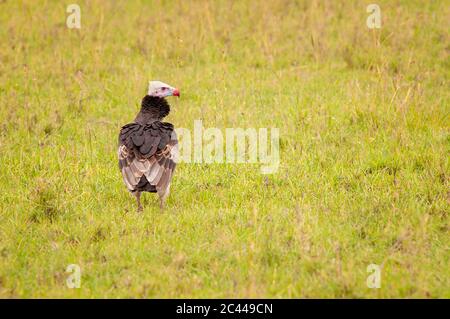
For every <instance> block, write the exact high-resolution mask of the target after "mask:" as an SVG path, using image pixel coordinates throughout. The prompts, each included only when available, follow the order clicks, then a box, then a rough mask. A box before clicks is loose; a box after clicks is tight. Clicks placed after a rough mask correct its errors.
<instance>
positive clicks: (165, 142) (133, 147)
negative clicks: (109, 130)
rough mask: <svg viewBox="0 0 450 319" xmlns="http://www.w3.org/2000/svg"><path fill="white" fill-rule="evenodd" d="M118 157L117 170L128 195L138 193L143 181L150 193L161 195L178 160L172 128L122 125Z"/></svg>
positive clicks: (153, 124) (151, 124)
mask: <svg viewBox="0 0 450 319" xmlns="http://www.w3.org/2000/svg"><path fill="white" fill-rule="evenodd" d="M118 155H119V168H120V170H121V172H122V176H123V180H124V182H125V184H126V186H127V188H128V189H129V190H130V191H132V192H133V191H136V190H141V189H139V188H141V187H143V186H144V185H143V183H142V181H143V180H145V179H146V180H147V182H148V183H149V184H150V185H151V186H152V189H153V188H154V189H155V190H156V191H158V192H163V193H164V192H165V191H166V190H167V189H168V187H169V185H170V181H171V179H172V174H173V172H174V170H175V166H176V162H177V160H178V140H177V136H176V134H175V131H174V128H173V125H172V124H170V123H165V122H160V121H155V122H153V123H150V124H146V125H142V124H139V123H130V124H127V125H125V126H124V127H122V129H121V131H120V134H119V151H118ZM143 176H145V178H143ZM144 184H146V183H145V181H144ZM147 190H148V185H147Z"/></svg>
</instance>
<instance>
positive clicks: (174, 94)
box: [172, 89, 180, 97]
mask: <svg viewBox="0 0 450 319" xmlns="http://www.w3.org/2000/svg"><path fill="white" fill-rule="evenodd" d="M172 95H173V96H178V97H180V90H178V89H175V90H173V93H172Z"/></svg>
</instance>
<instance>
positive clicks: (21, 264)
mask: <svg viewBox="0 0 450 319" xmlns="http://www.w3.org/2000/svg"><path fill="white" fill-rule="evenodd" d="M372 2H373V1H372ZM69 3H70V2H68V3H64V2H59V1H26V2H24V3H22V2H21V1H1V2H0V40H1V43H2V46H1V47H0V125H1V130H0V134H1V139H0V176H1V179H0V188H1V190H2V191H1V201H0V208H1V213H0V297H3V298H11V297H69V298H76V297H88V298H91V297H94V298H97V297H150V298H152V297H163V298H164V297H275V298H278V297H288V298H290V297H358V298H359V297H364V298H382V297H414V298H415V297H431V298H436V297H440V298H449V297H450V267H449V255H450V254H449V246H448V244H449V216H448V214H449V202H450V192H449V172H450V163H449V151H450V135H449V133H450V132H449V124H450V121H449V92H450V90H449V83H448V80H449V75H450V65H449V61H450V59H449V50H450V49H449V45H450V44H449V32H448V30H449V20H448V17H449V16H450V9H449V6H448V3H447V2H446V1H433V2H432V3H425V2H424V1H377V3H378V4H379V5H380V7H381V12H382V28H381V29H379V30H370V29H368V28H367V27H366V18H367V16H368V13H366V6H367V5H368V4H369V3H371V2H364V1H342V2H337V1H324V2H319V1H296V2H295V1H281V0H280V1H270V2H269V1H239V2H231V1H230V2H227V1H211V2H203V1H195V2H193V3H189V2H188V1H179V2H174V1H154V2H144V1H141V2H139V1H133V2H131V1H120V2H119V1H117V2H115V1H76V3H78V4H79V5H80V6H81V25H82V27H81V29H80V30H70V29H68V28H67V27H66V24H65V21H66V17H67V15H68V14H67V13H66V12H65V11H66V5H67V4H69ZM150 79H158V80H162V81H165V82H167V83H169V84H171V85H174V86H177V87H179V88H180V89H181V93H182V94H181V98H180V99H171V100H170V103H171V105H172V113H171V114H170V116H169V117H168V118H167V120H168V121H170V122H171V123H173V124H174V125H175V126H176V127H185V128H190V129H192V128H193V123H194V120H196V119H202V120H203V125H204V126H205V127H218V128H220V129H223V130H224V129H225V128H227V127H255V128H258V127H268V128H270V127H279V128H280V135H281V141H280V144H281V151H280V154H281V164H280V169H279V170H278V172H277V173H276V174H273V175H268V176H267V177H265V176H263V175H261V174H260V170H259V165H257V164H251V165H250V164H249V165H245V164H233V165H230V164H210V165H206V164H180V165H179V166H178V167H177V170H176V174H175V177H174V180H173V183H172V193H171V196H170V198H169V200H168V203H167V209H166V210H165V211H164V212H161V211H160V210H159V207H158V201H157V198H156V196H155V195H153V194H146V195H145V196H144V206H145V210H144V212H143V214H138V213H137V212H136V210H135V202H134V200H133V198H132V197H131V196H130V194H129V193H128V192H127V191H126V189H125V186H124V184H123V182H122V179H121V175H120V172H119V170H118V165H117V159H116V147H117V144H116V143H117V134H118V131H119V129H120V127H121V126H122V125H123V124H126V123H128V122H130V121H132V120H133V119H134V116H135V114H136V113H137V111H138V109H139V103H140V100H141V98H142V97H143V95H144V94H145V92H146V86H147V81H148V80H150ZM69 264H79V265H80V267H81V270H82V279H81V288H80V289H68V288H67V287H66V284H65V280H66V278H67V276H68V274H67V273H65V269H66V267H67V265H69ZM369 264H379V265H382V281H381V288H380V289H369V288H367V286H366V278H367V276H368V275H369V274H368V273H367V272H366V268H367V266H368V265H369Z"/></svg>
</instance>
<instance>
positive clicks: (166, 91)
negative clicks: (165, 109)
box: [148, 81, 180, 97]
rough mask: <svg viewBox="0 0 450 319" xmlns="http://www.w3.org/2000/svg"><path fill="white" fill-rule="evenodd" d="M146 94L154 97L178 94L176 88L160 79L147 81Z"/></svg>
mask: <svg viewBox="0 0 450 319" xmlns="http://www.w3.org/2000/svg"><path fill="white" fill-rule="evenodd" d="M148 95H150V96H156V97H166V96H172V95H173V96H180V91H179V90H178V89H177V88H174V87H172V86H170V85H169V84H166V83H164V82H161V81H150V82H149V83H148Z"/></svg>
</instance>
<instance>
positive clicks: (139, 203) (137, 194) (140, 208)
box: [133, 192, 143, 212]
mask: <svg viewBox="0 0 450 319" xmlns="http://www.w3.org/2000/svg"><path fill="white" fill-rule="evenodd" d="M133 195H134V196H135V197H136V203H137V210H138V212H142V210H143V208H142V205H141V192H134V193H133Z"/></svg>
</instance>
